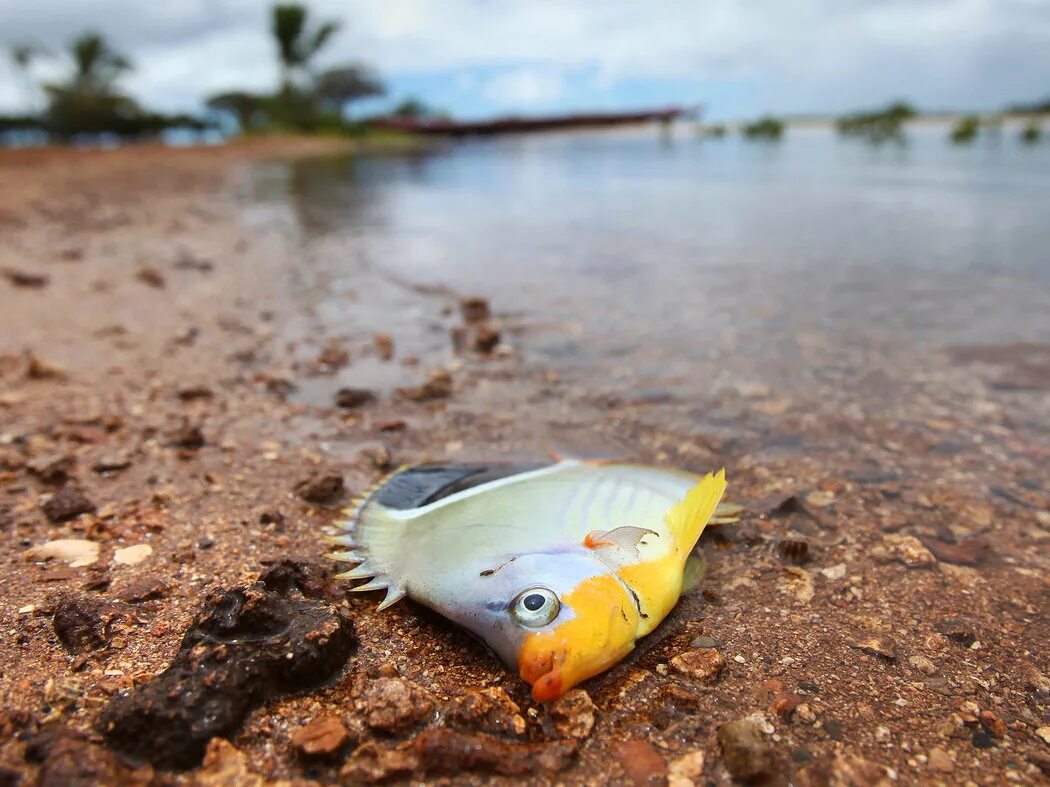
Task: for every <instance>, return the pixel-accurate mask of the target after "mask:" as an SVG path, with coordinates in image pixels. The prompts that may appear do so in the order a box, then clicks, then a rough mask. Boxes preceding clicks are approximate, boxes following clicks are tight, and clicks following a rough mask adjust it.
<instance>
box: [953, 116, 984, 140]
mask: <svg viewBox="0 0 1050 787" xmlns="http://www.w3.org/2000/svg"><path fill="white" fill-rule="evenodd" d="M980 130H981V119H980V118H979V117H977V115H967V116H966V117H964V118H960V119H959V121H958V122H957V123H956V124H955V125H954V126H952V130H951V133H950V134H949V138H950V139H951V141H952V142H954V143H955V144H956V145H965V144H968V143H970V142H973V141H974V139H976V138H977V132H978V131H980Z"/></svg>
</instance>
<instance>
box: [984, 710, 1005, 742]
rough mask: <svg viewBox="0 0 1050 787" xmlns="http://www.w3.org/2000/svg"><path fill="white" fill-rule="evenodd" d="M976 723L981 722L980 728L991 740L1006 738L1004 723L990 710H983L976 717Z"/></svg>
mask: <svg viewBox="0 0 1050 787" xmlns="http://www.w3.org/2000/svg"><path fill="white" fill-rule="evenodd" d="M977 719H978V721H980V722H981V726H982V727H984V729H985V730H986V731H987V732H988V734H989V735H991V736H992V737H993V738H1005V737H1006V722H1005V721H1003V720H1002V719H1000V718H999V717H998V716H996V715H995V714H994V713H993V712H992V711H990V710H983V711H981V712H980V713H979V714H978V715H977Z"/></svg>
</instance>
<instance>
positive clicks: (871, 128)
mask: <svg viewBox="0 0 1050 787" xmlns="http://www.w3.org/2000/svg"><path fill="white" fill-rule="evenodd" d="M915 115H916V111H915V108H914V107H912V106H911V105H910V104H908V103H906V102H903V101H897V102H894V103H892V104H890V105H889V106H887V107H885V108H882V109H875V110H867V111H863V112H854V113H852V114H849V115H844V116H843V117H841V118H839V119H838V120H837V121H836V123H835V127H836V129H838V132H839V134H841V135H843V136H846V137H858V138H860V139H863V140H865V141H867V142H871V143H873V144H876V145H877V144H881V143H883V142H902V141H903V140H904V133H903V131H902V127H903V126H904V123H905V122H906V121H908V120H910V119H911V118H913V117H915Z"/></svg>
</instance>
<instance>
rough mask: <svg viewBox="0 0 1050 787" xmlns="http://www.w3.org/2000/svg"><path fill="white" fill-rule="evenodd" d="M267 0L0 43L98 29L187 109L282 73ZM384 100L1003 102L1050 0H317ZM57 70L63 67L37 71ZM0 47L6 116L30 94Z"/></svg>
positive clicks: (149, 93) (755, 107)
mask: <svg viewBox="0 0 1050 787" xmlns="http://www.w3.org/2000/svg"><path fill="white" fill-rule="evenodd" d="M269 6H270V3H269V1H268V0H0V42H2V43H4V44H8V43H12V42H23V41H33V42H38V43H40V44H43V45H45V46H47V47H50V48H52V49H54V50H56V51H58V50H60V49H61V48H62V47H63V46H64V44H65V43H66V42H68V41H69V39H70V38H72V37H73V36H74V35H76V34H77V33H79V32H81V31H84V30H87V29H95V30H98V31H100V32H102V33H104V34H105V35H106V36H107V37H108V38H109V39H110V40H111V41H112V43H113V44H114V45H115V46H116V47H117V48H119V49H120V50H121V51H123V52H125V53H127V54H128V55H130V57H131V58H132V60H133V61H134V62H135V64H136V70H135V71H134V72H133V73H132V74H130V75H129V76H128V77H127V79H126V80H125V82H124V86H125V88H126V89H127V90H128V91H129V92H130V93H131V94H132V95H134V96H135V97H137V98H139V99H140V100H142V101H143V102H144V103H146V104H148V105H149V106H151V107H154V108H158V109H164V110H195V109H197V108H199V107H200V100H201V97H202V96H205V95H208V94H209V93H214V92H217V91H221V90H227V89H234V88H238V89H248V90H266V89H271V88H272V87H273V86H274V84H275V82H276V79H277V69H276V65H275V59H274V46H273V43H272V41H271V40H270V37H269V29H268V28H269ZM309 6H310V8H311V11H312V12H313V13H314V14H315V15H316V16H317V17H319V18H334V19H339V20H341V21H342V22H343V23H344V25H345V26H344V29H343V31H342V32H341V33H340V34H339V36H338V37H337V38H335V39H334V40H333V41H332V43H331V45H330V47H329V48H328V49H327V50H325V52H324V55H323V57H322V58H321V59H320V61H321V64H322V65H330V64H336V63H341V62H346V61H351V60H365V61H368V62H370V63H372V64H373V65H375V66H376V67H377V68H378V69H379V71H380V72H381V73H382V74H383V76H384V77H385V78H386V80H387V84H388V85H389V87H390V91H391V95H392V97H393V98H403V97H404V96H406V95H408V94H413V95H416V96H418V97H420V98H422V99H423V100H425V101H426V102H427V103H429V104H432V105H434V106H436V107H439V108H443V109H447V110H450V111H452V112H453V113H455V114H458V115H463V116H481V115H491V114H501V113H507V112H511V111H518V112H522V113H529V112H534V113H535V112H545V111H552V110H561V109H566V108H593V109H603V108H604V109H611V108H618V107H627V106H646V105H662V104H668V103H683V104H691V103H700V102H702V103H703V104H705V105H706V107H707V109H708V112H709V115H711V116H712V117H718V118H737V117H746V116H751V115H755V114H757V113H760V112H766V111H770V112H776V113H795V112H829V111H830V112H837V111H842V110H846V109H853V108H858V107H864V106H869V105H872V104H878V103H880V102H885V101H887V100H889V99H893V98H897V97H901V98H906V99H909V100H911V101H913V102H915V103H917V104H918V105H920V106H922V107H924V108H931V109H932V108H997V107H1000V106H1002V105H1003V104H1006V103H1009V102H1014V101H1020V100H1031V99H1035V98H1044V97H1050V0H692V1H690V0H314V1H313V2H311V3H309ZM49 68H50V69H52V71H54V70H57V69H59V68H60V63H57V62H56V63H53V64H51V65H50V66H49ZM24 95H25V90H24V88H23V86H22V85H21V84H20V83H19V81H18V78H17V75H16V74H15V73H14V72H13V70H12V68H11V66H10V64H9V62H8V58H6V57H5V58H4V61H3V63H2V65H0V111H3V110H7V111H11V110H16V109H18V108H19V107H20V106H21V105H22V104H24Z"/></svg>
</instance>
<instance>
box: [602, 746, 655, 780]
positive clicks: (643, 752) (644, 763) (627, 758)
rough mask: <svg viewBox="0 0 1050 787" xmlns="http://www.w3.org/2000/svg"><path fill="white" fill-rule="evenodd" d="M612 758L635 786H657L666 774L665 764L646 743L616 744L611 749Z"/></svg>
mask: <svg viewBox="0 0 1050 787" xmlns="http://www.w3.org/2000/svg"><path fill="white" fill-rule="evenodd" d="M613 757H615V758H616V761H617V762H618V763H620V766H621V767H622V768H623V769H624V771H625V772H626V773H627V777H628V778H629V779H630V780H631V781H632V782H634V784H636V785H647V784H658V783H659V782H660V781H662V780H663V777H664V775H665V774H666V773H667V763H666V762H665V761H664V758H663V757H661V756H660V752H658V751H657V750H656V749H655V748H654V747H653V745H652V744H651V743H649V742H648V741H642V740H630V741H623V742H621V743H618V744H616V745H615V746H614V747H613Z"/></svg>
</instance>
